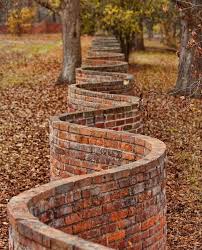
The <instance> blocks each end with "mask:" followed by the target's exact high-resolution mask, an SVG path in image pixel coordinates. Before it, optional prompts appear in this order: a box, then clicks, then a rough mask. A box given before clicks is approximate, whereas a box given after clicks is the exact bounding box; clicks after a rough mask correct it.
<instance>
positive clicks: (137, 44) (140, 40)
mask: <svg viewBox="0 0 202 250" xmlns="http://www.w3.org/2000/svg"><path fill="white" fill-rule="evenodd" d="M139 27H140V32H139V33H136V36H135V39H134V46H133V47H134V49H135V50H145V46H144V31H143V23H142V21H141V22H140V24H139Z"/></svg>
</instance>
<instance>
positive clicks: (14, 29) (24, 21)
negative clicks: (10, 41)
mask: <svg viewBox="0 0 202 250" xmlns="http://www.w3.org/2000/svg"><path fill="white" fill-rule="evenodd" d="M34 16H35V9H34V8H28V7H24V8H21V9H14V10H12V11H11V12H10V14H9V17H8V22H7V25H8V29H9V32H10V33H11V34H15V35H21V34H22V33H26V32H29V30H30V29H31V27H32V21H33V19H34Z"/></svg>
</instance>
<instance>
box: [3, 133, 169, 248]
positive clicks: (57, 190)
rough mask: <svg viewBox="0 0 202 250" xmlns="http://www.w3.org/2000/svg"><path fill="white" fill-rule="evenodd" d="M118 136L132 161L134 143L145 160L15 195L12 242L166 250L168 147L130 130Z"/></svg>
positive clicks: (36, 245)
mask: <svg viewBox="0 0 202 250" xmlns="http://www.w3.org/2000/svg"><path fill="white" fill-rule="evenodd" d="M113 135H114V136H116V137H117V140H118V137H119V140H120V142H121V144H122V147H123V149H122V151H123V155H125V156H126V159H127V160H129V161H130V160H131V158H130V157H131V155H133V154H128V153H127V152H128V151H130V150H129V149H130V146H129V145H134V146H135V147H136V153H135V154H136V155H140V157H141V158H142V159H140V160H138V161H135V162H134V161H133V162H131V163H130V164H127V165H124V166H121V167H113V168H112V169H109V170H104V171H101V172H97V173H93V174H88V175H81V176H77V177H72V178H68V179H64V180H60V181H56V182H51V183H50V184H47V185H44V186H41V187H39V188H36V189H34V190H31V191H28V192H26V193H24V194H22V195H20V196H18V197H16V198H14V199H12V200H11V202H10V204H9V207H8V211H9V218H10V223H11V225H12V228H11V233H10V235H11V240H10V244H11V246H12V245H13V244H15V242H16V243H18V244H19V245H20V246H21V247H22V246H30V248H29V249H40V248H39V246H40V247H41V246H43V247H46V248H45V249H49V248H48V246H49V245H51V247H50V249H66V248H65V247H68V246H70V245H74V246H77V247H78V249H102V246H99V247H97V248H96V246H93V245H92V248H90V245H91V244H92V243H89V242H96V243H99V244H102V245H105V246H107V247H111V248H114V249H166V218H165V213H166V201H165V167H164V158H165V145H164V144H163V143H162V142H160V141H158V140H156V139H152V138H149V137H146V136H141V135H131V134H130V133H126V132H120V133H118V134H117V133H115V132H113V131H112V134H109V138H113ZM110 136H112V137H110ZM111 140H112V139H111ZM132 142H133V143H134V142H135V144H133V143H132ZM108 152H109V153H110V154H112V155H113V153H114V155H116V156H117V157H118V154H117V152H113V151H111V150H110V149H108ZM124 152H125V153H124ZM143 155H145V156H143ZM75 159H77V158H76V157H75ZM41 222H42V223H43V224H41ZM54 228H56V229H59V230H60V231H55V229H54ZM62 232H64V233H66V234H67V235H66V234H63V233H62ZM70 234H72V235H77V236H79V238H77V237H75V238H74V237H73V236H70ZM81 238H82V239H85V240H88V242H85V241H83V240H81ZM72 239H73V240H72ZM50 242H51V243H50ZM88 244H89V245H88ZM33 246H34V247H35V248H34V247H33ZM56 246H58V248H56ZM59 246H60V248H59ZM37 247H38V248H37ZM54 247H55V248H54ZM84 247H86V248H84ZM93 247H94V248H93ZM11 249H16V248H15V247H13V248H12V247H11ZM20 249H21V248H20ZM76 249H77V248H76Z"/></svg>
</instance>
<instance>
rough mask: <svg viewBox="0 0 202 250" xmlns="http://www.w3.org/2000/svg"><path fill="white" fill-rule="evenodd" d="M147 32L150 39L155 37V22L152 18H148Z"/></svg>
mask: <svg viewBox="0 0 202 250" xmlns="http://www.w3.org/2000/svg"><path fill="white" fill-rule="evenodd" d="M146 25H147V34H148V39H149V40H152V39H153V38H154V33H153V22H152V20H148V21H147V23H146Z"/></svg>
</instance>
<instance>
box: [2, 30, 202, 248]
mask: <svg viewBox="0 0 202 250" xmlns="http://www.w3.org/2000/svg"><path fill="white" fill-rule="evenodd" d="M89 43H90V39H89V38H88V37H83V38H82V44H83V46H82V47H83V51H84V56H85V52H86V49H87V47H88V46H89ZM154 44H155V45H156V43H152V46H153V45H154ZM149 45H150V44H149ZM157 45H158V44H157ZM157 47H158V46H157ZM60 61H61V41H60V37H59V35H50V36H48V35H41V36H39V37H36V36H35V37H34V36H26V37H22V38H20V39H16V38H13V37H9V36H1V37H0V66H1V67H0V249H7V247H8V243H7V239H8V236H7V229H8V221H7V216H6V204H7V202H8V201H9V199H10V198H11V197H12V196H14V195H17V194H19V193H20V192H22V191H24V190H27V189H30V188H32V187H35V186H38V185H41V184H42V183H46V182H48V181H49V144H48V119H49V117H50V116H52V115H55V114H58V113H60V112H65V111H66V101H67V87H65V86H55V85H54V83H55V81H56V79H57V76H58V73H59V69H60ZM130 71H131V72H132V73H134V74H135V76H136V79H137V80H136V81H137V85H138V86H139V87H140V88H141V90H142V92H143V96H144V104H145V108H144V113H145V134H148V135H151V136H154V137H157V138H159V139H161V140H163V141H164V142H165V143H166V144H167V147H168V163H167V168H168V171H167V172H168V181H167V197H168V245H169V249H190V250H191V249H202V235H201V228H202V216H201V212H202V188H201V187H202V185H201V184H202V170H201V168H200V166H201V165H202V156H201V152H200V149H201V148H202V145H201V120H200V119H201V117H202V103H201V101H199V100H189V99H185V98H182V97H172V96H170V95H168V94H167V92H168V90H169V89H171V88H172V87H173V84H174V82H175V79H176V71H177V58H176V55H175V54H174V53H171V52H166V51H163V50H162V47H161V50H158V48H155V49H151V48H150V49H148V50H147V51H146V52H137V53H134V54H132V55H131V66H130Z"/></svg>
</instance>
